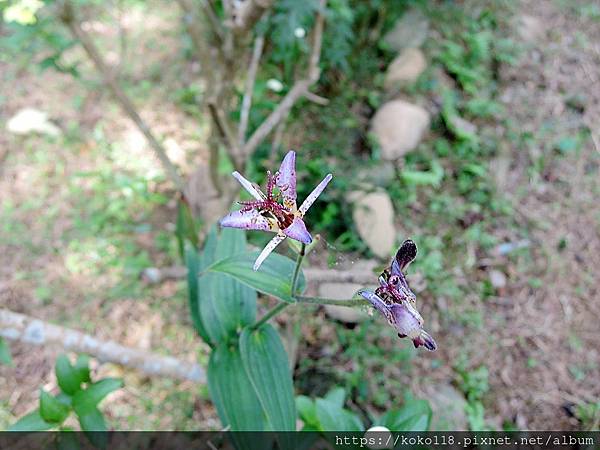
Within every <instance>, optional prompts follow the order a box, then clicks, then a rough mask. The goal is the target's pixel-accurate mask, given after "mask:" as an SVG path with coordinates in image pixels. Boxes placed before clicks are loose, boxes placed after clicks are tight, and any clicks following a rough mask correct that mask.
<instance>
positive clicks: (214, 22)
mask: <svg viewBox="0 0 600 450" xmlns="http://www.w3.org/2000/svg"><path fill="white" fill-rule="evenodd" d="M200 6H201V7H202V10H203V11H204V14H205V15H206V17H207V18H208V21H209V22H210V26H211V28H212V31H213V33H214V34H215V37H216V38H217V40H218V41H219V42H220V43H221V44H222V43H223V42H224V41H225V35H224V31H223V24H222V23H221V21H220V20H219V18H218V17H217V14H216V13H215V10H214V9H213V5H212V3H210V2H209V1H208V0H200Z"/></svg>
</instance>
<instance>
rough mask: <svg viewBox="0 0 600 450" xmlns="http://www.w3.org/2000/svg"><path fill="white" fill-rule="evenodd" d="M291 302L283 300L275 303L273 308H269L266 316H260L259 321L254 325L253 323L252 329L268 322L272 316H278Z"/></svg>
mask: <svg viewBox="0 0 600 450" xmlns="http://www.w3.org/2000/svg"><path fill="white" fill-rule="evenodd" d="M288 305H289V303H284V302H281V303H279V304H277V305H275V306H274V307H273V308H271V309H270V310H269V312H267V313H266V314H265V315H264V316H262V317H261V318H260V320H259V321H257V322H256V323H255V324H254V325H252V327H251V328H252V329H253V330H256V329H257V328H260V327H261V326H262V325H263V324H264V323H266V322H267V321H268V320H269V319H270V318H271V317H273V316H276V315H277V314H279V313H280V312H281V311H283V310H284V309H285V307H286V306H288Z"/></svg>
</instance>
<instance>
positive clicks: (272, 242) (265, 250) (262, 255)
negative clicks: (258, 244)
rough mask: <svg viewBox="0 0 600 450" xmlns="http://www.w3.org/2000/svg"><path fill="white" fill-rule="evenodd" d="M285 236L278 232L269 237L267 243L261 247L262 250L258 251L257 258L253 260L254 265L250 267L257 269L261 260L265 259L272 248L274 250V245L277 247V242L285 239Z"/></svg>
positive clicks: (279, 242)
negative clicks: (271, 237)
mask: <svg viewBox="0 0 600 450" xmlns="http://www.w3.org/2000/svg"><path fill="white" fill-rule="evenodd" d="M285 237H286V236H285V234H278V235H277V236H275V237H274V238H273V239H271V240H270V241H269V243H268V244H267V245H266V246H265V248H263V251H262V252H260V255H258V258H256V261H254V267H252V268H253V269H254V270H258V268H259V267H260V266H261V264H262V263H263V261H264V260H265V259H267V256H269V255H270V254H271V252H272V251H273V250H275V247H277V246H278V245H279V244H281V241H283V240H284V239H285Z"/></svg>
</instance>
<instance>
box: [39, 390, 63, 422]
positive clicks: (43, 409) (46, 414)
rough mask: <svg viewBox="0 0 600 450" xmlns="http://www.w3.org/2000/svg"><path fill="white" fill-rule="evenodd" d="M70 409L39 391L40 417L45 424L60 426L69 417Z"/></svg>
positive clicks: (44, 392)
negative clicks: (50, 423)
mask: <svg viewBox="0 0 600 450" xmlns="http://www.w3.org/2000/svg"><path fill="white" fill-rule="evenodd" d="M69 412H70V408H69V407H68V406H66V405H65V404H63V403H62V402H60V401H59V400H58V399H57V398H56V397H53V396H52V395H50V394H48V393H47V392H46V391H44V390H43V389H41V390H40V415H41V416H42V419H44V420H45V421H46V422H52V423H57V424H61V423H62V422H63V421H64V420H65V419H66V418H67V416H68V415H69Z"/></svg>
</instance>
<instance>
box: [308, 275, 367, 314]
mask: <svg viewBox="0 0 600 450" xmlns="http://www.w3.org/2000/svg"><path fill="white" fill-rule="evenodd" d="M363 287H364V286H361V285H360V284H354V283H323V284H321V285H320V286H319V296H321V297H324V298H332V299H335V300H349V299H351V298H352V297H353V296H354V294H355V293H356V291H358V290H359V289H361V288H363ZM365 304H366V303H365ZM325 312H326V313H327V315H328V316H329V317H331V318H332V319H334V320H339V321H340V322H344V323H360V322H363V321H364V320H366V319H368V318H369V316H368V314H367V313H366V312H365V311H364V310H361V309H360V308H358V307H352V308H349V307H347V306H337V305H325Z"/></svg>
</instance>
